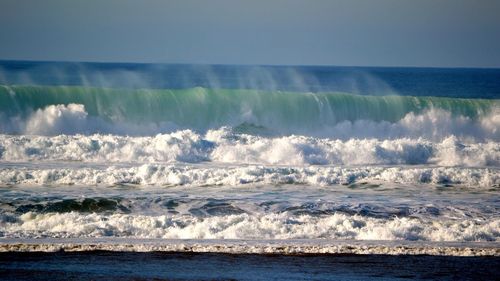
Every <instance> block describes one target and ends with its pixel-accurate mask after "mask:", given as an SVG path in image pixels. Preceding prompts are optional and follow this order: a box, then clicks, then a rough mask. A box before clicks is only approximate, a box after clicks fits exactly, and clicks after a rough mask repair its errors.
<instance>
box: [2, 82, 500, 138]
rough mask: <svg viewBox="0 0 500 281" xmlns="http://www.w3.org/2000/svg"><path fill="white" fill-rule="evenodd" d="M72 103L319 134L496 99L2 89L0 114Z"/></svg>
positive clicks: (179, 121)
mask: <svg viewBox="0 0 500 281" xmlns="http://www.w3.org/2000/svg"><path fill="white" fill-rule="evenodd" d="M70 103H76V104H83V105H84V106H85V109H86V111H87V112H88V114H89V115H90V116H97V117H101V118H103V119H105V120H108V121H112V122H115V121H127V122H134V123H138V124H140V123H143V122H156V123H161V122H172V123H175V124H176V125H178V126H181V127H186V128H193V129H207V128H215V127H220V126H238V125H241V124H252V125H255V126H263V127H266V128H282V129H285V130H286V129H289V128H292V127H293V128H308V129H311V128H321V127H322V126H325V125H326V126H328V125H334V124H336V123H338V122H341V121H345V120H349V121H355V120H372V121H377V122H378V121H388V122H397V121H398V120H400V119H401V118H403V117H404V116H405V115H406V114H408V113H409V112H414V113H420V112H422V111H424V110H426V109H429V108H440V109H444V110H446V111H449V112H451V113H452V114H453V115H463V116H467V117H470V118H477V117H479V116H481V115H484V114H487V113H488V112H490V111H491V110H492V108H493V107H496V106H498V100H482V99H457V98H438V97H409V96H362V95H354V94H348V93H298V92H280V91H276V92H265V91H259V90H220V89H206V88H191V89H179V90H177V89H176V90H169V89H166V90H146V89H144V90H126V89H125V90H121V89H107V88H88V87H45V86H8V87H7V86H1V87H0V111H1V112H2V113H4V114H6V115H7V116H20V117H23V116H27V115H29V114H31V113H32V112H33V111H34V110H37V109H41V108H45V107H46V106H49V105H56V104H66V105H67V104H70Z"/></svg>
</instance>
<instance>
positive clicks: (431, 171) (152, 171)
mask: <svg viewBox="0 0 500 281" xmlns="http://www.w3.org/2000/svg"><path fill="white" fill-rule="evenodd" d="M59 166H61V167H58V168H36V167H35V168H33V167H17V166H16V167H6V168H0V185H32V186H33V185H34V186H47V185H49V186H60V185H77V186H88V185H92V186H115V185H119V184H135V185H138V186H148V185H152V186H176V185H183V186H206V185H224V186H237V185H246V184H272V185H276V184H306V185H314V186H331V185H338V184H353V183H374V184H380V183H398V184H410V185H412V186H414V185H417V184H447V185H457V186H462V187H466V188H470V189H481V188H491V187H499V186H500V173H499V171H498V169H492V168H452V167H427V168H423V167H416V168H411V167H376V166H366V167H330V166H327V167H322V166H310V167H276V166H268V167H266V166H253V165H252V166H226V167H217V166H208V165H204V166H183V165H182V166H181V165H160V164H144V165H140V166H133V167H108V168H106V169H102V168H98V167H97V168H92V167H74V168H68V167H64V166H65V165H64V163H62V164H59Z"/></svg>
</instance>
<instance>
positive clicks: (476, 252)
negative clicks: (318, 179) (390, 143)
mask: <svg viewBox="0 0 500 281" xmlns="http://www.w3.org/2000/svg"><path fill="white" fill-rule="evenodd" d="M94 251H108V252H166V253H219V254H237V255H238V254H257V255H343V254H350V255H429V256H457V257H479V256H491V257H500V243H498V242H422V241H372V240H370V241H366V240H363V241H360V240H358V241H356V240H326V239H325V240H323V239H290V240H278V239H276V240H236V239H200V240H198V239H138V238H60V239H58V238H41V239H21V238H0V252H2V253H6V252H11V253H13V252H94Z"/></svg>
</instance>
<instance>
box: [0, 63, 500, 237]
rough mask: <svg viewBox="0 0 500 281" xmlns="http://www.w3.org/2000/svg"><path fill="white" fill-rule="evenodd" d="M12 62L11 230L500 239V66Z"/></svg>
mask: <svg viewBox="0 0 500 281" xmlns="http://www.w3.org/2000/svg"><path fill="white" fill-rule="evenodd" d="M0 66H1V67H0V70H1V71H0V82H1V84H2V85H1V86H0V120H1V123H0V133H1V135H0V236H1V237H3V238H22V239H35V238H50V237H53V238H54V237H59V238H73V239H75V238H76V239H77V238H79V237H80V238H88V237H91V238H92V237H93V238H99V237H110V238H116V237H126V238H128V239H134V238H169V239H254V240H255V239H257V240H258V239H285V241H286V239H309V240H310V239H320V240H321V241H335V240H346V239H347V240H352V241H355V240H356V241H357V240H389V241H421V242H422V243H423V242H429V241H448V242H450V241H451V242H467V243H472V242H491V243H496V242H498V241H499V240H500V210H499V209H500V197H499V186H500V173H499V165H500V109H499V97H500V84H499V83H498V81H500V72H499V71H498V70H471V69H411V68H409V69H404V68H403V69H392V68H391V69H385V68H380V69H379V68H328V67H321V68H314V67H309V68H308V67H229V66H213V67H209V66H199V67H196V66H179V65H177V66H168V65H125V64H115V65H113V64H109V65H108V64H68V63H64V64H60V63H28V62H2V63H1V64H0ZM320 240H318V241H320Z"/></svg>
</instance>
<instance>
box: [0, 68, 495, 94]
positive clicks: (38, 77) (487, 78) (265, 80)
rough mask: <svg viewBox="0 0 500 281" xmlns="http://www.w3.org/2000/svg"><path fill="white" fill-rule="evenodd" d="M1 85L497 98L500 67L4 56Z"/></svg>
mask: <svg viewBox="0 0 500 281" xmlns="http://www.w3.org/2000/svg"><path fill="white" fill-rule="evenodd" d="M0 84H4V85H5V84H7V85H12V84H17V85H30V84H31V85H73V86H74V85H84V86H93V87H113V88H157V89H158V88H160V89H178V88H192V87H204V88H225V89H261V90H283V91H299V92H303V91H312V92H318V91H325V92H347V93H355V94H368V95H388V94H398V95H408V96H435V97H461V98H499V97H500V69H470V68H469V69H467V68H452V69H450V68H387V67H327V66H229V65H172V64H129V63H61V62H29V61H0Z"/></svg>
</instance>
